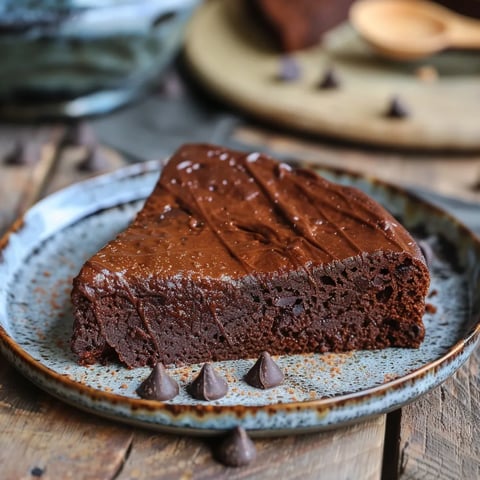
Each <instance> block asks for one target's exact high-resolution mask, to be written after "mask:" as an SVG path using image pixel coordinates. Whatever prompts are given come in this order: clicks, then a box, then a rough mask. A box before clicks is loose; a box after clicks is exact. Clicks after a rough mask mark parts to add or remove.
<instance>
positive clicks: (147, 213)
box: [71, 145, 430, 367]
mask: <svg viewBox="0 0 480 480" xmlns="http://www.w3.org/2000/svg"><path fill="white" fill-rule="evenodd" d="M429 279H430V277H429V271H428V268H427V266H426V265H425V261H424V258H423V256H422V254H421V252H420V250H419V248H418V246H417V244H416V243H415V241H414V240H413V238H412V237H411V236H410V235H409V233H408V232H407V231H406V230H405V229H404V228H403V227H402V226H401V225H399V223H398V222H397V220H395V218H393V217H392V216H391V215H390V214H389V213H388V212H387V211H386V210H385V209H384V208H382V207H381V206H380V205H378V204H377V203H376V202H375V201H373V200H372V199H371V198H370V197H368V196H367V195H365V194H364V193H362V192H361V191H359V190H357V189H354V188H351V187H345V186H340V185H337V184H334V183H331V182H329V181H327V180H326V179H324V178H321V177H319V176H318V175H316V174H315V173H314V172H312V171H309V170H303V169H292V168H291V167H290V166H289V165H286V164H282V163H277V162H276V161H275V160H273V159H271V158H269V157H267V156H265V155H261V154H259V153H251V154H244V153H241V152H235V151H230V150H227V149H225V148H221V147H217V146H212V145H186V146H184V147H182V148H180V150H179V151H178V152H177V153H176V154H175V155H174V156H173V157H172V158H171V159H170V161H169V162H168V164H167V165H166V166H165V168H164V170H163V172H162V174H161V177H160V179H159V181H158V183H157V185H156V187H155V189H154V191H153V193H152V194H151V196H150V197H149V198H148V199H147V201H146V203H145V206H144V207H143V209H142V210H141V211H140V212H139V213H138V215H137V217H136V219H135V220H134V221H133V223H132V224H131V225H130V226H129V227H128V228H127V229H126V230H125V231H124V232H122V233H120V234H119V235H118V236H117V238H116V239H114V240H113V241H111V242H110V243H109V244H107V245H106V246H105V247H104V248H103V249H101V250H100V251H99V252H98V253H97V254H96V255H94V256H93V257H92V258H90V259H89V260H88V261H87V262H86V263H85V265H84V266H83V268H82V269H81V271H80V273H79V275H78V276H77V277H76V278H75V279H74V282H73V291H72V302H73V307H74V315H75V322H74V328H73V336H72V341H71V346H72V350H73V352H74V353H75V354H76V355H77V356H78V359H79V361H80V362H81V363H92V362H97V361H103V360H105V359H106V358H109V357H111V355H112V354H114V355H116V356H117V357H118V359H119V360H120V361H121V362H123V363H124V364H125V365H127V366H129V367H137V366H142V365H146V364H149V365H154V364H156V363H157V362H162V363H164V364H166V365H169V364H188V363H194V362H209V361H215V360H224V359H237V358H247V357H251V358H256V357H258V356H259V355H260V353H261V352H263V351H268V352H269V353H271V354H290V353H300V352H327V351H332V352H342V351H347V350H352V349H378V348H385V347H390V346H396V347H418V346H419V345H420V343H421V342H422V339H423V337H424V327H423V323H422V315H423V313H424V310H425V295H426V294H427V290H428V287H429Z"/></svg>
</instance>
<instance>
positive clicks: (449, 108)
mask: <svg viewBox="0 0 480 480" xmlns="http://www.w3.org/2000/svg"><path fill="white" fill-rule="evenodd" d="M185 56H186V59H187V62H188V65H189V67H190V68H191V71H192V72H193V74H194V75H195V76H196V77H197V78H198V79H199V80H200V81H201V82H202V83H203V84H204V85H205V86H206V87H207V88H208V89H209V90H211V91H212V92H213V93H214V94H215V95H217V96H219V97H220V98H222V99H223V100H225V101H227V102H228V103H231V104H233V105H234V106H236V107H237V108H239V109H241V110H243V111H245V112H247V113H249V114H251V115H252V116H255V117H258V118H261V119H264V120H267V121H269V122H273V123H276V124H278V125H281V126H284V127H287V128H291V129H295V130H301V131H304V132H307V133H310V134H320V135H327V136H332V137H337V138H342V139H346V140H352V141H356V142H362V143H369V144H375V145H388V146H396V147H406V148H420V149H451V150H472V149H478V148H480V55H478V52H477V53H474V52H444V53H441V54H438V55H436V56H435V57H432V58H430V59H428V61H426V62H420V63H402V64H400V63H395V62H390V61H388V60H383V59H381V58H379V57H377V56H375V55H374V54H373V53H372V52H371V50H370V49H369V48H368V46H367V45H365V44H364V43H363V42H362V41H361V39H360V38H359V37H358V36H357V35H356V33H355V32H354V31H353V30H352V29H351V27H350V26H349V25H347V24H345V25H343V26H341V27H338V28H337V29H335V30H334V31H332V32H330V33H329V35H328V36H327V38H326V39H325V41H324V42H323V45H322V46H318V47H314V48H311V49H308V50H304V51H301V52H298V53H295V58H296V60H297V61H298V63H299V65H300V66H301V68H302V75H301V78H299V79H298V80H296V81H293V82H282V81H279V80H278V70H279V61H280V54H279V52H278V51H276V50H275V48H274V47H273V44H272V42H271V39H269V38H268V36H267V35H266V33H265V32H263V31H261V30H260V29H259V28H258V27H257V25H256V23H255V22H253V21H252V19H250V18H249V16H248V12H247V11H246V10H245V9H244V8H243V6H242V4H241V1H239V0H229V1H228V2H227V1H223V0H210V1H208V2H206V3H204V4H203V5H202V6H201V7H200V8H199V9H198V11H197V12H196V14H195V16H194V18H193V19H192V22H191V23H190V26H189V29H188V31H187V36H186V40H185ZM425 65H429V66H433V67H434V68H435V70H436V71H437V72H438V78H437V79H436V80H434V81H426V80H422V79H421V78H420V76H419V75H418V73H417V71H418V68H419V67H421V66H425ZM329 66H333V67H334V68H335V70H336V71H337V73H338V74H339V76H340V77H341V80H342V85H341V88H339V89H334V90H321V89H319V88H318V83H319V81H320V79H321V78H322V76H323V73H324V72H325V70H326V69H327V68H328V67H329ZM394 95H397V96H399V97H401V98H402V99H403V100H404V102H405V103H406V104H407V105H408V106H409V108H410V110H411V115H410V116H409V117H408V118H405V119H389V118H387V117H386V116H385V115H384V112H385V110H386V108H387V105H388V103H389V100H390V98H391V97H392V96H394Z"/></svg>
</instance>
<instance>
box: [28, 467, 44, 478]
mask: <svg viewBox="0 0 480 480" xmlns="http://www.w3.org/2000/svg"><path fill="white" fill-rule="evenodd" d="M44 473H45V469H43V468H40V467H33V468H32V469H31V470H30V475H32V477H41V476H42V475H43V474H44Z"/></svg>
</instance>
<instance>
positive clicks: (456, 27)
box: [448, 17, 480, 48]
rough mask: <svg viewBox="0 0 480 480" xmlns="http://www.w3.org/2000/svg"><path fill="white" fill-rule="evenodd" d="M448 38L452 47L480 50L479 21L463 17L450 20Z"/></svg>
mask: <svg viewBox="0 0 480 480" xmlns="http://www.w3.org/2000/svg"><path fill="white" fill-rule="evenodd" d="M448 36H449V39H450V45H451V46H452V47H459V48H480V21H478V20H471V19H469V18H464V17H459V18H455V19H452V21H451V23H450V25H449V28H448Z"/></svg>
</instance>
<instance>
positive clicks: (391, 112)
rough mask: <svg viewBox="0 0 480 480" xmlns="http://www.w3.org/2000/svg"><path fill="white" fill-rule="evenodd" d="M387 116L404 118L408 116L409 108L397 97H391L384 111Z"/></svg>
mask: <svg viewBox="0 0 480 480" xmlns="http://www.w3.org/2000/svg"><path fill="white" fill-rule="evenodd" d="M385 116H386V117H387V118H398V119H400V118H406V117H409V116H410V110H409V108H408V106H407V105H406V104H405V103H404V101H403V100H402V99H401V98H399V97H396V96H395V97H392V99H391V100H390V104H389V105H388V108H387V111H386V113H385Z"/></svg>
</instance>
